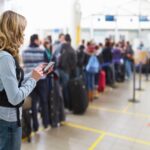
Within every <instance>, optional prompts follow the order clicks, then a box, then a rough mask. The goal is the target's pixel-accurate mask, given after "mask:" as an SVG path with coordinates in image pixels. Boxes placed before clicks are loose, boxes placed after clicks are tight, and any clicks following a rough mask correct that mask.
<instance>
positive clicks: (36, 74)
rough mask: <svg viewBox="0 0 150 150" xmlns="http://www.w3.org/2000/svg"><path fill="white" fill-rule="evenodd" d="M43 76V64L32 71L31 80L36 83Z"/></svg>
mask: <svg viewBox="0 0 150 150" xmlns="http://www.w3.org/2000/svg"><path fill="white" fill-rule="evenodd" d="M43 76H44V74H43V64H41V65H39V66H37V67H36V68H35V69H33V70H32V78H33V79H35V80H36V81H38V80H39V79H41V78H42V77H43Z"/></svg>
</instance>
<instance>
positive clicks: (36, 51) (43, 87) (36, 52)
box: [22, 34, 49, 132]
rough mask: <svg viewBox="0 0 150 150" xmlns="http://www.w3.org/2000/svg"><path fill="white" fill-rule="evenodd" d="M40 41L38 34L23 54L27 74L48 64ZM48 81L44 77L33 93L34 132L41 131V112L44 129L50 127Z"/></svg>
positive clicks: (32, 38) (31, 39) (32, 37)
mask: <svg viewBox="0 0 150 150" xmlns="http://www.w3.org/2000/svg"><path fill="white" fill-rule="evenodd" d="M40 44H41V42H40V40H39V36H38V34H33V35H31V37H30V44H29V47H27V48H26V49H25V50H24V51H23V53H22V59H23V64H24V71H25V73H29V72H30V71H31V70H32V69H33V68H34V67H35V66H37V65H38V64H41V63H46V62H45V59H44V52H45V51H44V49H41V48H40ZM47 87H48V80H47V79H46V78H45V77H43V78H42V79H41V80H39V81H38V82H37V85H36V87H35V89H34V90H33V91H32V93H31V95H30V96H31V98H32V119H33V122H32V123H33V130H34V132H37V131H38V129H39V121H38V111H40V112H41V116H42V123H43V126H44V128H48V126H49V110H48V92H49V91H48V88H47ZM38 106H39V107H38Z"/></svg>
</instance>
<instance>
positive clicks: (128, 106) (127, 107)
mask: <svg viewBox="0 0 150 150" xmlns="http://www.w3.org/2000/svg"><path fill="white" fill-rule="evenodd" d="M132 105H133V103H128V105H127V106H126V107H125V108H124V109H123V110H122V112H127V111H128V110H129V108H130V107H131V106H132Z"/></svg>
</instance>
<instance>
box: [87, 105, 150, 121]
mask: <svg viewBox="0 0 150 150" xmlns="http://www.w3.org/2000/svg"><path fill="white" fill-rule="evenodd" d="M89 108H91V109H95V110H101V111H106V112H113V113H119V114H125V115H132V116H135V117H141V118H148V119H149V118H150V115H147V114H143V113H133V112H128V111H120V110H116V109H109V108H101V107H98V106H94V105H91V106H89Z"/></svg>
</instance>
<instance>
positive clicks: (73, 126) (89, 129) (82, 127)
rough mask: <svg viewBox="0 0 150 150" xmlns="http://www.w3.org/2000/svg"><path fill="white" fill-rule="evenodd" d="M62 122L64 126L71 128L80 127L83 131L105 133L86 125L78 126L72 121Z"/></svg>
mask: <svg viewBox="0 0 150 150" xmlns="http://www.w3.org/2000/svg"><path fill="white" fill-rule="evenodd" d="M62 124H63V125H65V126H69V127H72V128H76V129H81V130H84V131H89V132H94V133H98V134H104V133H105V132H104V131H101V130H97V129H93V128H88V127H86V126H80V125H78V124H74V123H71V122H63V123H62Z"/></svg>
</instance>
